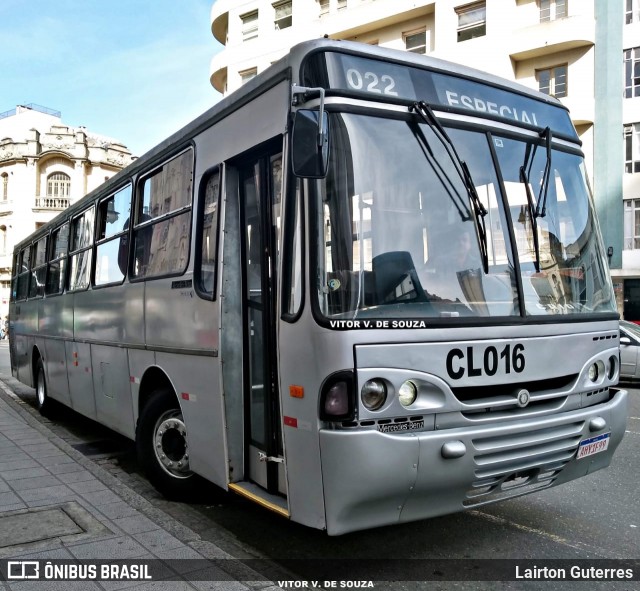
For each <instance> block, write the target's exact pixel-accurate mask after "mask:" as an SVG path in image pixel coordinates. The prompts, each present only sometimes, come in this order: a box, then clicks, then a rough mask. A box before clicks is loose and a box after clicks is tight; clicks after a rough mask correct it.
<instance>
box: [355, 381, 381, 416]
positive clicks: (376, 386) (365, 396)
mask: <svg viewBox="0 0 640 591" xmlns="http://www.w3.org/2000/svg"><path fill="white" fill-rule="evenodd" d="M360 398H361V400H362V404H363V405H364V407H365V408H366V409H367V410H378V409H379V408H380V407H381V406H382V405H383V404H384V402H385V400H386V399H387V386H386V385H385V383H384V382H383V381H382V380H380V379H376V378H374V379H373V380H369V381H367V382H365V383H364V385H363V386H362V390H361V391H360Z"/></svg>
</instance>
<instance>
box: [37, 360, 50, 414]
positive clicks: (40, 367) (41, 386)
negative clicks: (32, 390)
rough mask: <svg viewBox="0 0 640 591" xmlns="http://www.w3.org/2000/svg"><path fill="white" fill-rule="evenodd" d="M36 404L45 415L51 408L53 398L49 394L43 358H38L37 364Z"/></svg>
mask: <svg viewBox="0 0 640 591" xmlns="http://www.w3.org/2000/svg"><path fill="white" fill-rule="evenodd" d="M36 405H37V407H38V410H39V411H40V414H41V415H43V416H44V415H46V414H47V413H48V412H49V411H50V410H51V398H49V396H47V381H46V379H45V377H44V363H42V359H38V363H37V364H36Z"/></svg>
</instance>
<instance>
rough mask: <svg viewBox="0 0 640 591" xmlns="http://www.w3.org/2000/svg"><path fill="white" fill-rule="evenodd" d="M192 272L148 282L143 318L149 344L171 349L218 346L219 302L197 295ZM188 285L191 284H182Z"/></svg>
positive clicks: (205, 349) (208, 350)
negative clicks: (193, 285)
mask: <svg viewBox="0 0 640 591" xmlns="http://www.w3.org/2000/svg"><path fill="white" fill-rule="evenodd" d="M192 277H193V273H185V274H184V275H182V276H180V277H177V278H176V277H168V278H165V279H154V280H151V281H147V283H146V290H145V304H144V318H145V335H146V345H147V347H149V348H153V347H171V348H172V349H190V350H194V349H196V350H202V351H207V352H208V353H210V352H211V351H212V350H213V349H217V348H218V330H217V326H218V314H217V304H215V303H212V302H210V301H208V300H203V299H201V298H199V297H197V296H196V294H195V291H194V290H193V287H192ZM180 285H183V286H184V285H188V287H179V286H180Z"/></svg>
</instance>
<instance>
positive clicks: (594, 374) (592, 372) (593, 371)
mask: <svg viewBox="0 0 640 591" xmlns="http://www.w3.org/2000/svg"><path fill="white" fill-rule="evenodd" d="M589 379H590V380H591V381H592V382H595V381H596V380H597V379H598V364H597V363H593V364H592V365H591V366H590V367H589Z"/></svg>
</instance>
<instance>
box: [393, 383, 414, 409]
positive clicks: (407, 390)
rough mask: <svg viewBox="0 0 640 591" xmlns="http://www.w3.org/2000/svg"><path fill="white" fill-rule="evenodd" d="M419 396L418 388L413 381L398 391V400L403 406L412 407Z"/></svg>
mask: <svg viewBox="0 0 640 591" xmlns="http://www.w3.org/2000/svg"><path fill="white" fill-rule="evenodd" d="M417 396H418V388H416V385H415V384H414V383H413V382H411V381H409V380H408V381H406V382H405V383H404V384H402V386H400V389H399V390H398V400H400V404H402V406H411V405H412V404H413V403H414V402H415V401H416V397H417Z"/></svg>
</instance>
